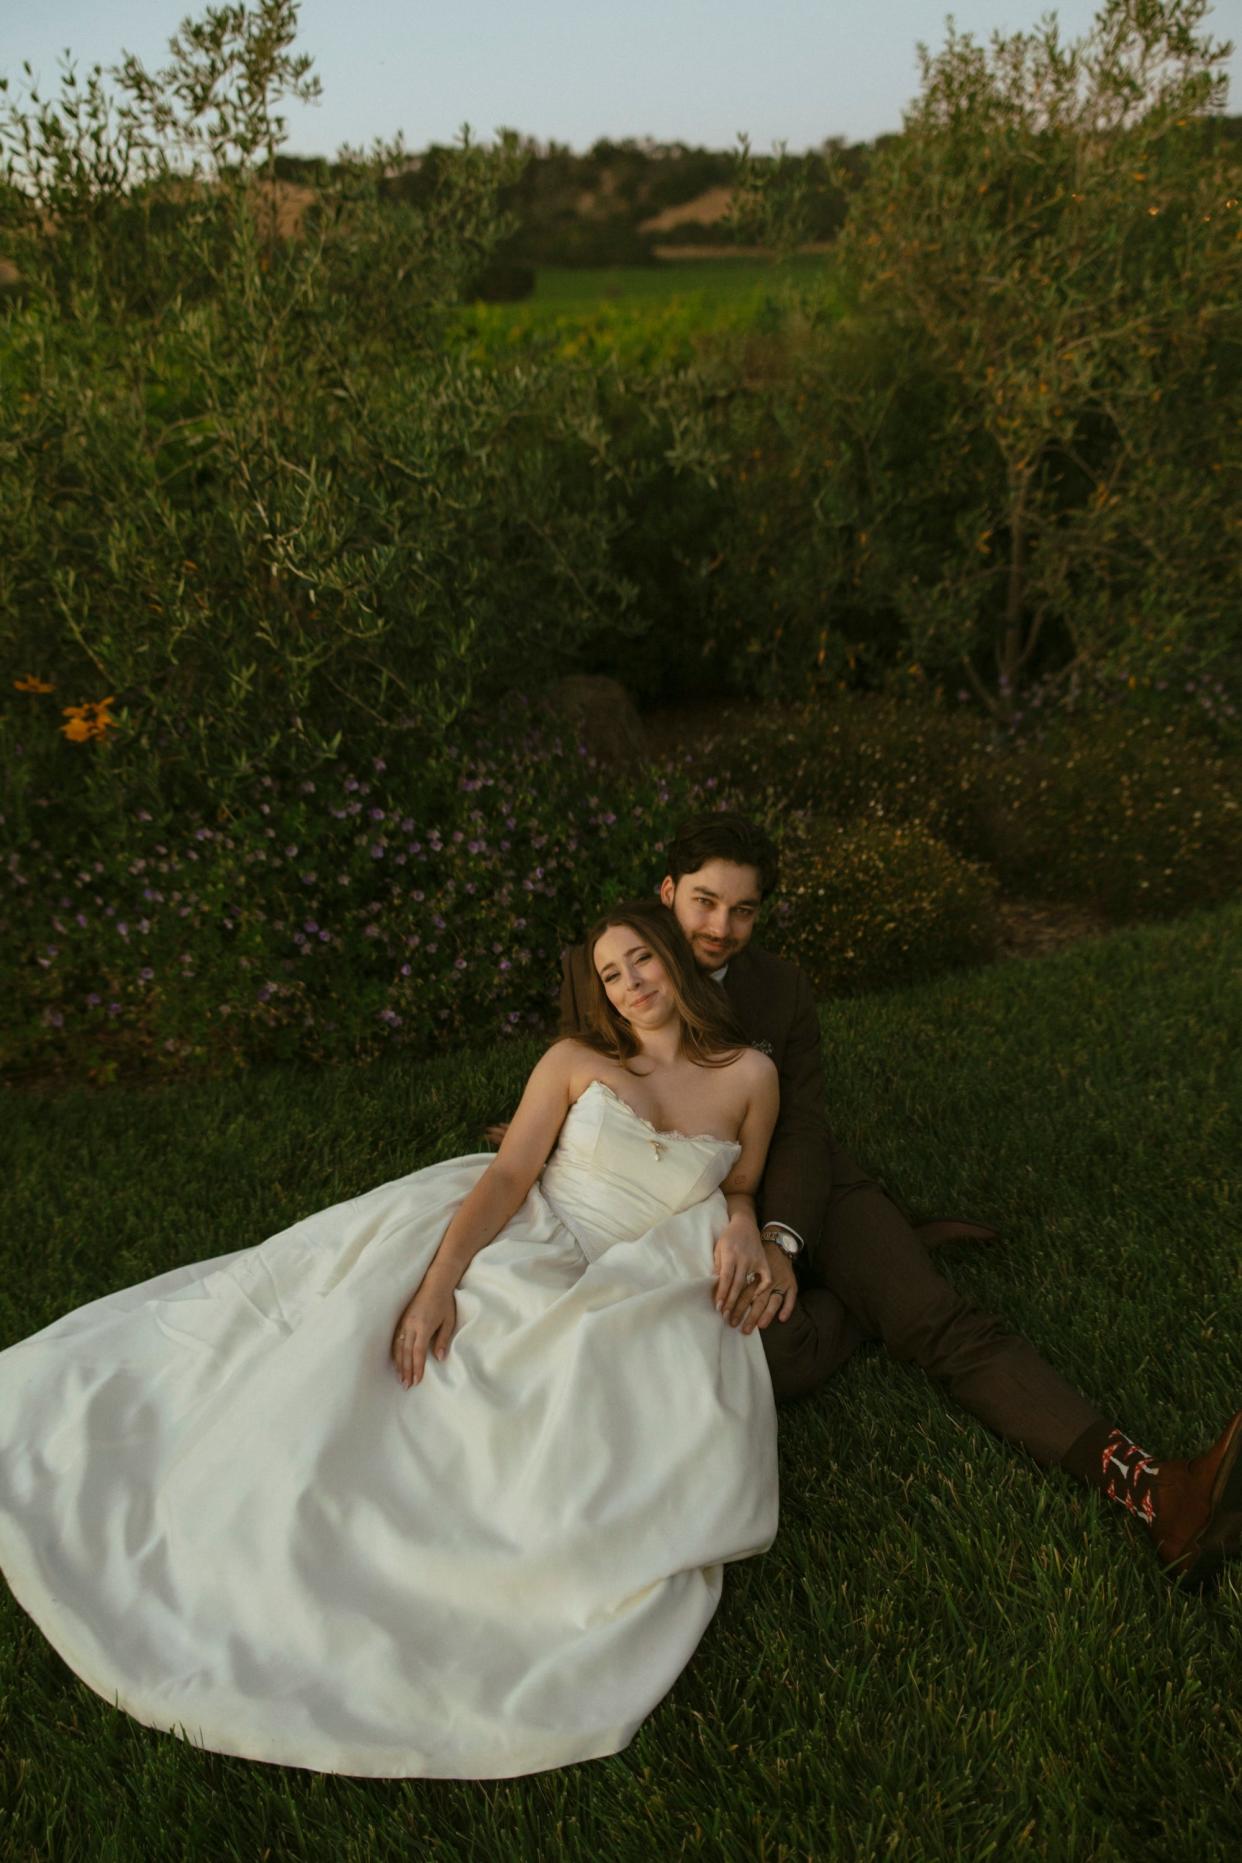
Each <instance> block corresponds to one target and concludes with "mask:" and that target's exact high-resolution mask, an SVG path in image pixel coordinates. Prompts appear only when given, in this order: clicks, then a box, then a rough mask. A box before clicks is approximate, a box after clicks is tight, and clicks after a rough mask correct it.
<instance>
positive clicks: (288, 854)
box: [285, 841, 298, 860]
mask: <svg viewBox="0 0 1242 1863" xmlns="http://www.w3.org/2000/svg"><path fill="white" fill-rule="evenodd" d="M297 851H298V848H297V842H296V841H291V842H290V843H289V845H288V847H287V848H286V849H285V859H286V860H295V859H296V858H297Z"/></svg>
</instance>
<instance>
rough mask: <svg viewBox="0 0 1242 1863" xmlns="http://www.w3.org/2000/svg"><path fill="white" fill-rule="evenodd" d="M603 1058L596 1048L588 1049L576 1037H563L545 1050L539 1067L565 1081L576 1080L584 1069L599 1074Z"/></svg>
mask: <svg viewBox="0 0 1242 1863" xmlns="http://www.w3.org/2000/svg"><path fill="white" fill-rule="evenodd" d="M602 1059H603V1056H602V1055H600V1054H598V1053H597V1052H596V1050H595V1049H594V1048H588V1047H587V1045H586V1043H585V1042H581V1041H579V1040H578V1039H577V1037H576V1036H574V1035H563V1036H562V1037H561V1039H560V1041H554V1042H553V1043H552V1046H551V1047H550V1048H548V1049H545V1051H544V1053H543V1056H542V1057H541V1059H540V1061H539V1066H540V1067H541V1068H542V1069H543V1070H544V1071H545V1072H546V1073H548V1074H555V1075H557V1076H559V1077H561V1078H563V1079H565V1080H575V1079H577V1077H578V1076H579V1075H580V1074H581V1073H582V1071H583V1069H584V1068H588V1069H590V1071H591V1072H592V1073H598V1071H599V1065H600V1062H601V1061H602Z"/></svg>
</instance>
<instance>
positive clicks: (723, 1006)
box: [578, 899, 748, 1067]
mask: <svg viewBox="0 0 1242 1863" xmlns="http://www.w3.org/2000/svg"><path fill="white" fill-rule="evenodd" d="M618 925H624V926H627V927H628V928H629V930H631V931H635V932H637V933H638V936H639V937H640V938H641V939H642V940H643V942H644V943H645V944H648V945H650V947H651V949H652V951H653V952H654V953H655V955H656V956H657V957H658V958H659V960H660V962H661V963H662V964H663V966H664V969H665V972H666V974H667V976H668V980H669V985H670V988H671V989H672V993H673V1001H674V1003H675V1004H676V1007H677V1013H678V1015H679V1016H680V1018H681V1046H682V1052H683V1054H684V1055H685V1056H686V1059H687V1060H689V1061H693V1062H694V1064H695V1066H696V1067H728V1066H729V1064H730V1062H732V1061H735V1060H736V1059H737V1057H738V1054H739V1052H740V1050H741V1049H743V1048H745V1047H747V1046H748V1043H747V1040H746V1037H745V1035H744V1034H743V1033H742V1029H741V1026H740V1025H739V1023H738V1022H737V1020H736V1018H735V1016H734V1014H733V1011H732V1009H731V1008H730V1007H729V1000H728V998H727V997H726V995H725V993H724V991H723V990H722V989H720V988H719V986H718V985H717V984H715V983H712V982H710V981H709V979H708V978H706V977H705V976H703V975H702V973H701V972H700V970H699V967H698V965H697V964H696V963H695V961H694V953H693V952H692V951H691V949H690V945H689V943H688V941H687V939H686V936H685V933H684V932H683V931H682V929H681V926H680V925H679V924H678V923H677V919H676V916H675V914H674V913H673V912H672V911H671V910H670V908H669V907H668V906H665V905H662V904H661V903H660V901H659V900H658V899H630V900H624V901H622V903H621V904H620V905H617V906H614V907H613V909H612V911H611V912H606V913H604V915H603V917H602V918H599V919H597V920H596V921H595V923H594V925H592V927H591V929H590V931H589V932H588V933H587V939H586V955H587V967H588V969H589V970H590V973H591V991H590V998H589V1001H588V1003H587V1006H586V1019H585V1022H584V1025H583V1028H582V1032H581V1034H580V1035H579V1037H578V1039H579V1040H580V1041H582V1042H585V1043H586V1045H587V1047H588V1048H594V1049H596V1050H597V1051H598V1052H599V1053H600V1054H606V1055H608V1056H609V1058H610V1059H611V1060H614V1061H619V1062H620V1063H621V1066H622V1067H628V1066H629V1063H630V1062H631V1061H632V1060H633V1059H634V1056H635V1055H636V1054H641V1053H642V1049H641V1047H640V1045H639V1043H638V1040H637V1038H636V1037H635V1034H634V1031H633V1029H632V1028H631V1027H630V1025H629V1023H628V1022H627V1021H626V1019H625V1017H624V1016H622V1015H620V1014H619V1013H618V1011H617V1010H616V1009H614V1007H613V1005H612V1004H611V1003H610V1002H609V1000H608V992H607V990H605V988H604V985H603V982H602V980H601V978H600V974H599V972H598V970H597V969H596V968H595V947H596V945H597V944H598V943H599V940H600V939H601V938H602V937H603V935H604V933H605V932H606V931H611V930H612V928H613V927H614V926H618Z"/></svg>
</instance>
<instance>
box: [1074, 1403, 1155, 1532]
mask: <svg viewBox="0 0 1242 1863" xmlns="http://www.w3.org/2000/svg"><path fill="white" fill-rule="evenodd" d="M1061 1466H1062V1467H1063V1468H1066V1469H1068V1470H1069V1472H1070V1474H1071V1475H1077V1476H1078V1478H1079V1480H1080V1481H1085V1482H1086V1483H1087V1484H1088V1485H1089V1486H1090V1487H1092V1488H1096V1489H1098V1490H1099V1492H1100V1493H1101V1494H1102V1495H1104V1496H1105V1497H1106V1498H1107V1499H1108V1500H1110V1501H1116V1502H1117V1503H1118V1504H1119V1505H1120V1506H1122V1507H1124V1508H1125V1510H1126V1512H1127V1513H1130V1514H1134V1515H1135V1516H1136V1517H1137V1518H1138V1519H1139V1520H1141V1521H1142V1522H1143V1524H1144V1526H1147V1527H1154V1526H1155V1523H1156V1509H1155V1488H1156V1476H1157V1475H1158V1474H1159V1473H1160V1467H1159V1464H1158V1463H1157V1462H1155V1461H1154V1460H1153V1458H1152V1457H1151V1456H1150V1455H1149V1454H1148V1453H1147V1451H1146V1449H1141V1448H1140V1447H1139V1445H1138V1443H1136V1442H1135V1441H1133V1439H1132V1438H1131V1437H1129V1436H1127V1435H1126V1433H1125V1431H1124V1430H1118V1429H1114V1428H1113V1427H1112V1426H1111V1425H1110V1424H1107V1423H1093V1424H1092V1425H1091V1427H1090V1428H1089V1429H1086V1430H1084V1431H1083V1433H1082V1435H1081V1436H1080V1437H1079V1438H1078V1440H1077V1441H1076V1442H1075V1443H1074V1444H1073V1445H1072V1447H1071V1448H1070V1450H1069V1452H1068V1453H1067V1454H1066V1455H1065V1456H1063V1457H1062V1461H1061Z"/></svg>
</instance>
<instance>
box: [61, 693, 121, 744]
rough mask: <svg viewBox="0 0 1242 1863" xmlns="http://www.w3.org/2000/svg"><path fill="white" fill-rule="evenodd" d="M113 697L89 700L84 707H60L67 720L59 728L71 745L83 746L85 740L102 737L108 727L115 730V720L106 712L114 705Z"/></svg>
mask: <svg viewBox="0 0 1242 1863" xmlns="http://www.w3.org/2000/svg"><path fill="white" fill-rule="evenodd" d="M115 703H116V700H115V698H114V697H111V696H110V697H108V698H106V699H90V700H88V701H87V703H86V704H85V705H62V707H61V710H62V712H63V713H64V715H65V717H66V718H67V719H68V720H69V723H68V724H64V725H62V726H61V727H60V728H61V730H62V731H63V733H64V735H65V736H66V737H67V738H68V739H69V741H70V743H73V744H84V743H85V742H86V740H87V738H91V737H103V736H104V734H105V732H106V731H107V730H108V727H109V726H112V728H113V729H115V728H116V719H115V718H114V717H113V716H112V713H111V712H110V711H109V710H108V707H109V706H110V705H114V704H115Z"/></svg>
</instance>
